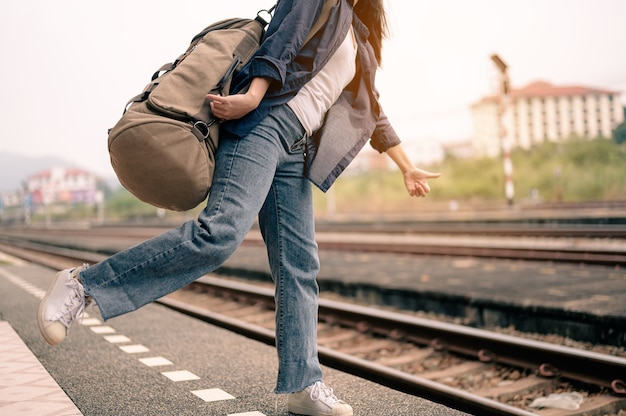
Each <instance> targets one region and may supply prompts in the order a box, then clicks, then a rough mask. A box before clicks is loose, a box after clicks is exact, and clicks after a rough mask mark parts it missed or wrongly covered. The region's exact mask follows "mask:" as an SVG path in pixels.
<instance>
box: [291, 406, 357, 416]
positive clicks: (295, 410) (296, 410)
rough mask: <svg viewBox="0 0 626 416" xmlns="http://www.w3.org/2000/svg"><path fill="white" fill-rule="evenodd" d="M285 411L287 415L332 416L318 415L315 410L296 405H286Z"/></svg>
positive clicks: (327, 415) (329, 414) (329, 415)
mask: <svg viewBox="0 0 626 416" xmlns="http://www.w3.org/2000/svg"><path fill="white" fill-rule="evenodd" d="M287 410H288V411H289V413H292V414H294V415H301V416H311V415H313V416H316V415H317V416H332V413H319V412H317V411H315V410H311V409H310V408H308V407H304V406H299V405H297V404H288V405H287ZM311 412H315V413H311ZM353 415H354V413H350V414H349V415H345V416H353Z"/></svg>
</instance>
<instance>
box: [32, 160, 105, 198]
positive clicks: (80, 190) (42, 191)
mask: <svg viewBox="0 0 626 416" xmlns="http://www.w3.org/2000/svg"><path fill="white" fill-rule="evenodd" d="M97 182H98V180H97V177H96V176H95V175H94V174H92V173H89V172H87V171H85V170H82V169H76V168H53V169H49V170H45V171H43V172H39V173H36V174H34V175H32V176H30V177H28V178H27V179H26V182H25V188H26V189H25V192H26V193H28V194H29V195H30V201H31V203H32V204H33V205H50V204H57V203H65V204H73V203H79V202H81V203H87V204H94V203H95V202H96V195H97Z"/></svg>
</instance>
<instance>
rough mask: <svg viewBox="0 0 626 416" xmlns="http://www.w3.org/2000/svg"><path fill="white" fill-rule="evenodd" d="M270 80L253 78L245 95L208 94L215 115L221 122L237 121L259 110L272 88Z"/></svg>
mask: <svg viewBox="0 0 626 416" xmlns="http://www.w3.org/2000/svg"><path fill="white" fill-rule="evenodd" d="M270 82H271V80H270V79H268V78H253V79H252V82H251V83H250V88H248V91H247V92H246V93H245V94H235V95H229V96H226V97H222V96H221V95H215V94H207V96H206V98H207V100H209V101H210V102H211V103H210V106H211V111H212V112H213V115H214V116H215V117H217V118H218V119H220V120H222V121H223V120H236V119H238V118H241V117H243V116H245V115H246V114H248V113H249V112H251V111H252V110H254V109H255V108H257V107H258V106H259V103H260V102H261V100H262V99H263V97H264V96H265V93H266V92H267V89H268V88H269V86H270Z"/></svg>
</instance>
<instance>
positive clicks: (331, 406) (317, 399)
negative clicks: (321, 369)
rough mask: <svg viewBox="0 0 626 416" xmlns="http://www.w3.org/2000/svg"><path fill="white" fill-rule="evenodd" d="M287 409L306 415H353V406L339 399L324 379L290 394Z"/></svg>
mask: <svg viewBox="0 0 626 416" xmlns="http://www.w3.org/2000/svg"><path fill="white" fill-rule="evenodd" d="M287 409H288V410H289V411H290V412H291V413H295V414H298V415H306V416H352V407H351V406H350V405H349V404H347V403H345V402H343V401H341V400H339V399H338V398H337V396H335V394H334V393H333V389H331V388H330V387H327V386H326V385H325V384H324V383H323V382H322V381H317V382H316V383H315V384H313V385H311V386H309V387H307V388H306V389H304V390H302V391H300V392H298V393H291V394H289V398H288V401H287Z"/></svg>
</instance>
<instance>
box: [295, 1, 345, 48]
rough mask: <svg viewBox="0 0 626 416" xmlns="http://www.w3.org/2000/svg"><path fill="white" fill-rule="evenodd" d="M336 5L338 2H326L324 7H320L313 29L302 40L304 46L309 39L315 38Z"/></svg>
mask: <svg viewBox="0 0 626 416" xmlns="http://www.w3.org/2000/svg"><path fill="white" fill-rule="evenodd" d="M337 3H339V0H326V1H325V2H324V6H322V12H321V13H320V15H319V17H318V18H317V20H316V21H315V23H313V27H311V30H310V31H309V34H308V35H307V36H306V39H305V40H304V45H306V44H307V43H308V42H309V41H310V40H311V38H313V36H315V34H316V33H317V32H319V31H320V29H321V28H322V26H324V25H325V24H326V22H327V21H328V17H330V11H331V10H332V9H333V7H335V6H336V5H337Z"/></svg>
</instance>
